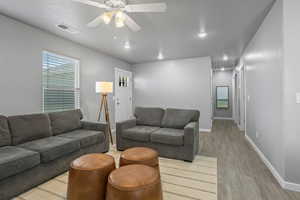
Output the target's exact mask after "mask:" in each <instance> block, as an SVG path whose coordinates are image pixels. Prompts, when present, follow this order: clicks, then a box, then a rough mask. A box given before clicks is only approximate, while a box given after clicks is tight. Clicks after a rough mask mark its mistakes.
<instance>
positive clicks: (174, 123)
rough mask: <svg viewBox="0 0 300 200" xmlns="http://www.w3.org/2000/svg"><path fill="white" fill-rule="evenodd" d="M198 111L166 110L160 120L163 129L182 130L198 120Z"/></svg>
mask: <svg viewBox="0 0 300 200" xmlns="http://www.w3.org/2000/svg"><path fill="white" fill-rule="evenodd" d="M199 115H200V113H199V111H197V110H183V109H171V108H168V109H166V111H165V115H164V117H163V120H162V127H163V128H176V129H184V127H185V126H186V125H187V124H188V123H190V122H194V121H195V122H196V121H198V120H199Z"/></svg>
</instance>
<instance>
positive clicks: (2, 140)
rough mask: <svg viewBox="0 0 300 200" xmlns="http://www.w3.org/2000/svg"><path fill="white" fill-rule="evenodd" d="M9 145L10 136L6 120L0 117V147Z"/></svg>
mask: <svg viewBox="0 0 300 200" xmlns="http://www.w3.org/2000/svg"><path fill="white" fill-rule="evenodd" d="M8 145H11V135H10V132H9V128H8V122H7V118H6V117H5V116H2V115H0V147H3V146H8Z"/></svg>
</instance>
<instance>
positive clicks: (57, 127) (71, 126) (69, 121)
mask: <svg viewBox="0 0 300 200" xmlns="http://www.w3.org/2000/svg"><path fill="white" fill-rule="evenodd" d="M49 117H50V121H51V128H52V132H53V135H59V134H62V133H66V132H69V131H73V130H76V129H80V128H81V122H80V120H81V119H82V117H83V116H82V113H81V110H79V109H78V110H68V111H62V112H54V113H49Z"/></svg>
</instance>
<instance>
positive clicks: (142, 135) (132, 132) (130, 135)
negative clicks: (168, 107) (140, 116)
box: [122, 126, 159, 142]
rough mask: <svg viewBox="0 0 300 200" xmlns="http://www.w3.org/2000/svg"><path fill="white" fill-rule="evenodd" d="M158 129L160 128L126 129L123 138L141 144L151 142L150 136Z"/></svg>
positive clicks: (138, 127) (139, 127) (140, 127)
mask: <svg viewBox="0 0 300 200" xmlns="http://www.w3.org/2000/svg"><path fill="white" fill-rule="evenodd" d="M158 129H159V127H154V126H135V127H133V128H129V129H125V130H124V131H123V132H122V137H123V138H126V139H130V140H135V141H140V142H149V141H150V134H151V133H152V132H154V131H156V130H158Z"/></svg>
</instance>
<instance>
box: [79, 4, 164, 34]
mask: <svg viewBox="0 0 300 200" xmlns="http://www.w3.org/2000/svg"><path fill="white" fill-rule="evenodd" d="M73 1H75V2H79V3H82V4H85V5H89V6H93V7H97V8H101V9H105V10H106V12H104V13H103V14H101V15H100V16H98V17H97V18H95V19H94V20H93V21H91V22H90V23H88V27H96V26H98V25H100V24H101V23H102V22H103V23H104V24H110V22H111V21H112V19H113V18H114V20H115V26H116V27H117V28H122V27H124V26H125V25H127V26H128V27H129V29H131V30H132V31H134V32H137V31H140V30H141V27H140V26H139V25H138V24H137V23H136V22H135V21H134V20H133V19H132V18H131V17H130V16H128V15H127V13H147V12H165V11H166V9H167V5H166V3H148V4H127V1H126V0H106V1H104V3H99V2H96V1H91V0H73Z"/></svg>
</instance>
